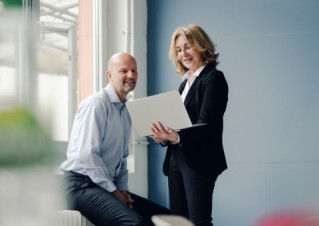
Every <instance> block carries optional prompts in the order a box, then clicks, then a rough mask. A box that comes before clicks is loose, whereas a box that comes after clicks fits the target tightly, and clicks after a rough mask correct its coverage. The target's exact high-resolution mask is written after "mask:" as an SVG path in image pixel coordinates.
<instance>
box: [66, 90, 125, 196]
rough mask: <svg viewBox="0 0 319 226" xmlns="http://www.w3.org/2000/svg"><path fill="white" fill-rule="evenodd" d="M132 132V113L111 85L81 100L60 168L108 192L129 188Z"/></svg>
mask: <svg viewBox="0 0 319 226" xmlns="http://www.w3.org/2000/svg"><path fill="white" fill-rule="evenodd" d="M130 135H131V118H130V115H129V113H128V111H127V109H126V107H125V104H124V103H122V102H121V101H120V99H119V98H118V96H117V94H116V93H115V91H114V90H113V88H112V86H111V85H110V84H108V85H107V86H106V87H105V88H104V89H103V90H102V91H100V92H98V93H96V94H93V95H92V96H90V97H88V98H86V99H85V100H83V101H82V102H81V104H80V106H79V109H78V111H77V113H76V115H75V119H74V122H73V128H72V132H71V136H70V140H69V146H68V149H67V153H66V154H67V159H66V160H65V161H64V162H63V163H62V164H61V167H60V169H61V170H62V171H73V172H76V173H80V174H83V175H87V176H89V177H90V178H91V180H92V181H93V182H94V183H96V184H97V185H99V186H100V187H102V188H104V189H106V190H107V191H109V192H112V191H114V190H116V189H119V190H126V191H128V170H127V157H128V155H129V142H130Z"/></svg>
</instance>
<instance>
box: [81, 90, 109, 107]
mask: <svg viewBox="0 0 319 226" xmlns="http://www.w3.org/2000/svg"><path fill="white" fill-rule="evenodd" d="M107 102H109V100H108V99H107V98H106V97H105V95H104V93H103V91H98V92H96V93H93V94H91V95H89V96H87V97H86V98H85V99H83V100H82V101H81V103H80V106H87V105H91V104H92V105H96V104H103V105H104V104H106V103H107Z"/></svg>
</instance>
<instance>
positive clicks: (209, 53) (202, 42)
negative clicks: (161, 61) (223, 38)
mask: <svg viewBox="0 0 319 226" xmlns="http://www.w3.org/2000/svg"><path fill="white" fill-rule="evenodd" d="M179 36H184V37H185V38H186V40H187V41H188V42H189V43H190V44H191V45H192V46H193V47H194V48H195V51H197V52H198V53H199V55H200V56H201V60H202V62H203V64H212V65H214V66H215V67H216V66H217V64H218V63H219V62H218V60H217V59H218V56H219V53H215V45H214V43H213V41H212V40H211V39H210V37H209V36H208V35H207V33H206V32H205V31H204V30H203V29H202V28H201V27H200V26H198V25H196V24H189V25H186V26H182V27H178V28H177V29H176V30H175V31H174V32H173V35H172V38H171V45H170V49H169V58H170V59H171V60H172V62H173V65H174V66H175V68H176V71H177V73H178V74H179V75H184V74H185V73H186V71H187V70H188V69H187V68H186V67H184V65H183V64H182V63H181V62H180V61H179V59H178V55H177V51H176V39H177V38H178V37H179Z"/></svg>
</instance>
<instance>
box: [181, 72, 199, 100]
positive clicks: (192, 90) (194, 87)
mask: <svg viewBox="0 0 319 226" xmlns="http://www.w3.org/2000/svg"><path fill="white" fill-rule="evenodd" d="M201 75H202V73H201V74H200V75H198V76H197V78H196V79H195V81H194V82H193V84H192V86H191V87H190V88H189V90H188V93H187V95H186V97H185V101H184V105H185V106H187V104H188V103H189V102H190V101H191V99H192V97H193V96H194V94H195V92H196V90H197V88H198V85H199V80H200V79H201V77H202V76H201Z"/></svg>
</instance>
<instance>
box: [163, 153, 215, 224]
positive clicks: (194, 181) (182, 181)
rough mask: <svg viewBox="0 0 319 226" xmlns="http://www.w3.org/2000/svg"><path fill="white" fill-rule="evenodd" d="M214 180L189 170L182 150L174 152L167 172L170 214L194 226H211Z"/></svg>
mask: <svg viewBox="0 0 319 226" xmlns="http://www.w3.org/2000/svg"><path fill="white" fill-rule="evenodd" d="M216 179H217V177H208V176H204V175H201V174H199V173H198V172H196V171H194V170H193V169H191V168H190V167H189V166H188V165H187V163H186V161H185V157H184V152H183V150H182V149H176V150H174V151H173V152H172V155H171V158H170V162H169V171H168V185H169V196H170V207H171V210H172V213H173V214H176V215H181V216H184V217H186V218H188V219H190V220H191V221H192V222H193V223H194V224H195V225H196V226H212V225H213V224H212V217H211V214H212V205H213V204H212V196H213V191H214V186H215V181H216Z"/></svg>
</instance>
